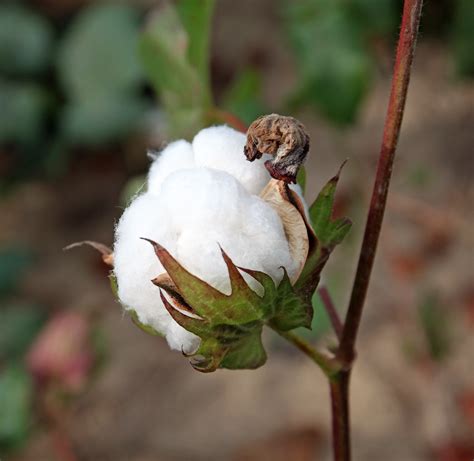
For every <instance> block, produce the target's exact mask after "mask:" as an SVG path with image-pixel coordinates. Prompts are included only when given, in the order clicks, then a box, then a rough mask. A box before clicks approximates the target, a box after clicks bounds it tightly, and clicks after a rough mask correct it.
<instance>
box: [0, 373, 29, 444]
mask: <svg viewBox="0 0 474 461" xmlns="http://www.w3.org/2000/svg"><path fill="white" fill-rule="evenodd" d="M31 403H32V385H31V381H30V376H29V374H28V373H27V371H26V370H25V369H24V368H23V367H21V366H19V365H10V366H7V367H6V368H4V369H3V371H2V373H1V374H0V448H1V449H2V450H1V451H2V452H3V451H4V450H5V451H6V450H9V449H13V448H16V447H18V446H19V445H21V443H22V442H23V441H24V440H25V439H26V437H27V435H28V430H29V427H30V424H31V414H30V412H31Z"/></svg>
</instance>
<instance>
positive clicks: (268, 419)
mask: <svg viewBox="0 0 474 461" xmlns="http://www.w3.org/2000/svg"><path fill="white" fill-rule="evenodd" d="M223 3H225V4H226V5H225V6H222V7H221V9H222V11H223V10H224V8H229V9H231V10H232V14H229V11H227V14H226V15H224V14H223V13H222V12H221V17H219V19H217V20H216V24H217V25H218V27H217V29H216V39H215V50H214V54H215V57H214V60H215V61H216V63H217V64H216V65H218V66H220V68H222V69H226V68H229V69H231V70H232V65H238V63H239V62H248V60H249V59H250V58H251V57H252V56H254V55H255V53H254V52H255V50H253V51H249V47H248V46H247V45H246V43H245V41H246V40H249V42H252V43H255V42H258V43H260V45H259V46H260V48H261V49H260V50H257V51H258V52H261V51H262V50H264V51H265V53H266V55H265V58H264V59H263V60H262V62H263V63H264V64H263V69H264V71H265V72H264V75H265V85H264V87H265V89H266V90H265V92H266V97H267V98H268V100H271V99H272V98H278V97H279V96H280V95H281V94H284V93H285V89H287V88H290V87H291V85H292V79H293V73H292V70H291V57H290V56H289V54H288V51H287V50H286V49H284V48H283V47H280V46H278V36H279V32H278V30H276V29H275V27H276V26H275V22H274V21H272V20H271V18H269V19H268V18H265V16H264V15H263V14H262V15H261V14H259V13H258V12H257V13H256V14H255V15H254V16H252V15H251V14H250V13H249V10H248V9H247V8H245V5H242V4H241V3H247V4H249V2H248V1H247V2H239V7H238V8H237V6H236V4H235V5H234V3H233V2H231V1H227V2H223ZM262 8H263V7H262ZM257 16H258V20H257ZM262 18H263V19H262ZM240 23H245V24H246V36H245V37H243V38H242V40H235V39H232V40H231V34H230V33H229V31H231V30H233V29H234V28H235V27H236V24H240ZM252 53H254V54H253V55H252V56H250V55H251V54H252ZM257 56H260V55H258V53H257ZM232 63H233V64H232ZM452 75H453V73H452V69H451V68H450V60H449V56H448V55H447V52H446V50H445V49H444V46H443V44H442V43H438V42H433V41H429V40H427V41H424V42H422V44H421V46H420V47H419V49H418V51H417V56H416V59H415V66H414V70H413V78H412V84H411V87H410V91H409V97H408V104H407V110H406V116H405V119H404V123H403V129H402V136H401V140H400V146H399V156H398V160H397V162H396V166H395V170H394V180H393V189H392V195H391V196H390V198H389V206H388V210H387V215H386V221H385V225H384V230H383V234H382V239H381V242H380V252H379V254H378V257H377V262H376V267H375V270H374V277H373V283H372V285H371V288H370V292H369V298H368V302H367V306H366V311H365V317H364V319H363V328H362V331H361V334H360V341H359V347H358V353H359V357H360V360H359V361H358V362H357V366H356V368H355V371H354V375H353V388H352V396H351V400H352V421H353V441H354V459H357V460H379V459H383V460H387V461H392V460H393V461H399V460H403V461H411V460H413V461H415V460H432V459H440V460H443V461H445V460H457V461H460V460H461V461H464V459H466V460H467V459H471V458H472V455H469V451H468V449H469V443H472V442H473V441H474V438H473V437H472V434H473V433H474V411H473V406H474V405H473V404H472V400H469V396H471V399H474V397H473V395H474V380H473V378H474V369H473V362H472V353H473V351H474V335H473V329H474V307H473V296H474V295H473V291H472V289H473V286H472V275H473V261H474V259H473V256H474V254H473V238H474V237H473V232H472V228H473V224H474V222H473V216H472V200H473V198H474V186H473V184H472V181H470V179H471V175H472V172H473V166H474V165H473V151H472V127H473V126H474V125H473V124H474V87H473V86H472V84H468V83H461V82H459V81H456V80H454V78H453V76H452ZM388 91H389V75H388V73H387V72H385V71H384V70H383V69H382V70H381V71H380V72H379V74H378V77H377V80H376V82H375V85H374V87H373V88H372V91H371V94H370V97H369V98H368V100H367V101H366V103H365V105H364V107H363V110H362V114H361V117H360V120H359V122H358V123H357V124H356V125H355V126H353V127H351V128H349V129H345V130H344V131H341V130H337V129H335V128H333V127H331V126H329V125H328V124H326V123H325V122H324V121H322V120H321V119H318V118H315V116H314V115H312V114H309V113H303V114H300V116H301V118H302V120H303V121H304V122H305V124H306V125H307V127H308V128H309V130H310V133H311V135H312V151H311V158H310V159H309V164H308V175H309V183H308V191H307V193H308V196H309V198H310V199H312V198H313V197H314V194H315V193H316V192H317V190H318V189H319V188H320V187H321V186H322V184H323V182H324V181H325V180H326V179H327V178H328V177H330V176H331V175H332V174H333V173H334V172H335V171H336V170H337V168H338V166H339V164H340V162H341V161H342V160H343V159H345V158H347V157H348V158H349V159H350V162H349V164H348V165H347V166H346V168H345V170H344V173H343V176H342V180H341V189H340V207H341V210H344V212H345V213H347V214H349V215H350V216H352V217H353V218H354V231H353V233H352V235H351V238H350V239H349V241H348V242H345V243H344V244H343V245H342V246H341V247H340V248H338V249H337V251H336V254H335V257H334V258H333V260H332V261H331V262H330V265H329V269H328V281H329V282H328V283H332V282H331V280H332V279H334V280H336V282H334V283H335V286H336V287H337V293H335V298H336V301H337V302H338V304H340V305H341V306H345V305H346V302H347V298H346V296H347V295H344V294H343V293H347V288H348V287H349V286H350V282H351V279H352V274H353V271H354V267H355V264H356V257H357V249H358V246H359V241H360V236H361V233H362V229H363V225H364V213H365V208H366V206H367V202H368V196H369V193H370V187H371V183H372V177H373V172H374V168H375V165H374V162H375V159H376V156H377V151H378V147H379V142H380V139H381V129H382V124H383V115H384V113H385V107H386V103H387V99H388ZM125 181H126V175H125V173H124V168H123V165H122V164H121V162H120V161H118V160H117V159H116V156H114V153H113V152H110V153H105V154H104V155H102V156H101V157H100V160H98V159H97V158H96V157H88V158H87V157H79V158H77V159H76V160H74V165H73V168H72V169H71V171H70V172H69V173H68V174H67V176H66V177H63V178H61V179H60V180H56V181H55V182H49V183H46V182H42V181H39V180H38V181H34V182H30V183H25V184H23V185H21V186H19V187H18V189H17V190H16V191H15V193H14V194H12V195H10V196H9V197H8V198H7V199H6V200H5V201H4V202H3V203H2V212H1V214H2V220H1V225H0V240H2V241H8V240H10V239H15V240H17V241H22V242H25V243H27V244H28V245H29V246H32V247H33V248H35V250H37V253H38V254H39V260H38V262H37V264H36V265H35V268H34V271H33V272H32V273H31V274H29V276H28V277H27V278H26V280H25V281H24V283H23V284H22V292H23V293H24V294H25V295H27V296H28V297H30V298H32V299H36V300H38V302H40V303H41V304H44V305H47V306H51V308H52V309H63V308H64V309H79V310H89V309H91V307H92V308H93V309H94V311H96V312H99V313H100V316H99V317H100V320H99V321H100V325H101V327H102V329H103V335H104V337H105V342H106V344H107V357H106V360H105V361H104V365H103V367H102V369H101V370H100V372H98V373H97V375H96V377H95V378H94V380H93V382H92V383H91V384H90V386H89V387H88V388H87V391H86V392H85V393H84V394H83V395H81V396H80V397H79V398H77V399H76V400H75V401H73V402H71V406H70V408H69V410H68V414H67V415H66V417H65V421H64V429H65V431H66V432H67V433H68V434H69V435H70V437H71V439H72V444H73V447H74V450H75V452H76V453H77V458H78V460H81V461H82V460H83V461H108V460H110V461H151V460H153V461H185V460H196V461H200V460H203V461H204V460H206V461H217V460H230V461H243V460H245V461H247V460H267V459H268V460H270V459H272V460H278V459H291V460H296V461H299V460H301V461H303V460H313V459H314V460H316V459H317V460H326V459H330V455H329V445H328V444H329V433H328V429H329V424H328V422H329V400H328V389H327V385H326V382H325V379H324V378H323V376H322V375H321V373H320V372H319V371H318V370H317V369H315V367H314V366H313V364H312V363H311V362H310V361H309V360H307V359H306V357H303V356H300V354H299V353H297V352H296V351H294V350H292V349H291V347H290V346H286V345H284V344H281V343H280V341H279V340H278V339H276V338H274V337H273V336H272V335H271V334H270V333H269V334H268V336H267V338H266V339H267V343H268V347H269V360H268V363H267V364H266V365H265V366H264V367H262V368H260V369H258V370H256V371H249V372H230V371H218V372H216V373H213V374H210V375H201V374H199V373H197V372H195V371H193V370H192V368H191V367H190V366H189V365H188V363H187V361H186V360H183V358H182V357H181V356H180V354H178V353H175V352H171V351H170V350H169V349H168V347H167V345H166V344H165V342H164V341H162V340H160V339H156V338H154V337H151V336H147V335H145V334H144V333H142V332H141V331H140V330H139V329H137V328H136V327H135V326H134V325H133V324H132V323H131V321H130V320H129V318H127V317H124V316H123V315H122V313H121V311H120V308H119V306H118V304H117V303H116V302H115V301H114V300H113V296H112V295H111V293H110V290H109V287H108V283H107V280H106V277H105V275H106V271H105V270H103V269H102V267H101V265H100V264H99V262H98V261H97V259H98V258H97V255H96V254H94V253H92V252H90V251H89V250H83V251H74V252H71V253H66V254H65V253H63V252H62V250H61V249H62V248H63V247H64V246H65V245H67V244H68V243H70V242H73V241H77V240H83V239H85V238H90V239H93V240H97V241H103V242H105V243H111V242H112V233H113V225H114V222H115V220H116V219H117V218H118V216H120V213H121V210H120V207H118V206H117V203H118V202H119V200H118V197H119V194H120V191H121V188H122V186H123V185H124V183H125ZM347 261H350V262H349V263H348V262H347ZM336 269H337V271H338V272H336ZM427 299H428V300H433V299H434V300H435V301H426V300H427ZM425 301H426V302H433V303H438V304H439V305H441V306H442V309H443V310H444V311H445V314H446V315H445V316H444V317H443V319H446V320H443V322H445V323H444V326H445V329H446V331H445V333H446V334H447V336H448V338H449V340H448V342H449V350H448V351H446V354H444V355H443V357H442V358H439V357H433V354H430V353H429V346H430V342H429V339H430V336H429V334H428V335H427V334H426V331H425V330H424V329H423V327H422V326H421V323H420V319H419V316H420V305H421V304H423V303H424V302H425ZM443 334H444V333H443ZM466 399H467V400H466ZM466 402H471V403H470V405H469V404H467V403H466ZM457 445H460V446H461V448H458V447H457ZM272 450H273V451H272ZM460 450H465V451H463V452H461V451H460ZM285 453H286V456H285ZM453 453H461V455H460V456H461V457H459V456H458V457H457V458H455V457H454V455H453ZM278 456H280V458H279V457H278ZM449 456H451V457H449ZM464 456H465V458H464ZM468 456H469V457H468ZM7 459H8V460H9V461H33V460H34V461H49V460H52V459H55V458H54V457H53V454H52V446H51V439H50V437H49V434H48V433H47V430H46V429H39V430H38V431H36V432H35V434H34V435H33V437H32V439H31V442H30V443H29V445H28V446H27V447H26V449H25V450H24V451H22V452H20V453H18V455H16V456H11V457H9V458H7Z"/></svg>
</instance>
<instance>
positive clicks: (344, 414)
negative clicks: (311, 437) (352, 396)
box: [329, 371, 351, 461]
mask: <svg viewBox="0 0 474 461" xmlns="http://www.w3.org/2000/svg"><path fill="white" fill-rule="evenodd" d="M349 381H350V373H348V372H345V371H342V372H341V373H339V374H338V375H337V376H335V377H334V378H333V379H331V380H330V381H329V387H330V391H331V415H332V438H333V454H334V459H335V460H336V461H345V460H350V459H351V453H350V451H351V440H350V434H351V431H350V423H349V421H350V419H349Z"/></svg>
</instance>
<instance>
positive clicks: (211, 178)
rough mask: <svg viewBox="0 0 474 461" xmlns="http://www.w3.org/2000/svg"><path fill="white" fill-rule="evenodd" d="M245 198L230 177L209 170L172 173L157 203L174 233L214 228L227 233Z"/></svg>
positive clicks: (246, 194)
mask: <svg viewBox="0 0 474 461" xmlns="http://www.w3.org/2000/svg"><path fill="white" fill-rule="evenodd" d="M248 197H249V194H248V193H247V192H246V190H245V189H244V188H243V187H242V185H241V184H240V183H239V182H238V181H237V180H236V179H235V178H234V177H232V176H231V175H229V174H227V173H225V172H223V171H218V170H211V169H209V168H195V169H192V170H182V171H177V172H175V173H172V174H171V175H170V176H169V177H168V178H167V179H166V180H165V181H164V182H163V184H162V188H161V195H160V199H161V200H163V202H164V203H165V205H166V207H167V212H166V218H167V219H168V220H170V222H172V223H173V225H174V226H175V227H176V228H177V229H180V230H181V229H185V228H187V229H189V228H192V229H195V232H196V234H198V233H202V232H205V229H207V228H212V227H214V226H216V225H217V226H219V225H220V226H223V227H225V228H226V229H227V232H230V231H232V230H233V229H234V228H235V227H236V226H238V225H239V223H240V217H241V215H242V213H243V212H244V209H245V207H246V202H247V200H248Z"/></svg>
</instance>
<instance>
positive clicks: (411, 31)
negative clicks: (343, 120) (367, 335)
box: [338, 0, 423, 366]
mask: <svg viewBox="0 0 474 461" xmlns="http://www.w3.org/2000/svg"><path fill="white" fill-rule="evenodd" d="M422 4H423V1H422V0H405V2H404V6H403V18H402V25H401V30H400V37H399V40H398V46H397V55H396V59H395V67H394V71H393V77H392V89H391V93H390V100H389V104H388V110H387V115H386V118H385V126H384V132H383V139H382V147H381V150H380V155H379V162H378V165H377V173H376V178H375V183H374V188H373V192H372V199H371V202H370V209H369V213H368V217H367V223H366V227H365V233H364V239H363V242H362V248H361V251H360V256H359V263H358V266H357V271H356V275H355V280H354V285H353V288H352V294H351V298H350V301H349V307H348V310H347V316H346V321H345V323H344V329H343V333H342V340H341V345H340V347H339V351H338V358H339V359H340V360H341V361H342V362H343V363H344V364H345V365H346V366H350V364H351V363H352V361H353V359H354V356H355V351H354V344H355V340H356V337H357V332H358V330H359V324H360V318H361V315H362V310H363V307H364V301H365V297H366V294H367V287H368V285H369V280H370V274H371V272H372V267H373V264H374V259H375V251H376V249H377V242H378V239H379V235H380V229H381V227H382V220H383V216H384V211H385V205H386V202H387V193H388V188H389V184H390V178H391V175H392V167H393V160H394V157H395V150H396V147H397V142H398V137H399V134H400V126H401V123H402V118H403V111H404V108H405V100H406V94H407V89H408V83H409V81H410V70H411V64H412V61H413V54H414V51H415V45H416V37H417V33H418V25H419V22H420V15H421V8H422Z"/></svg>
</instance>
